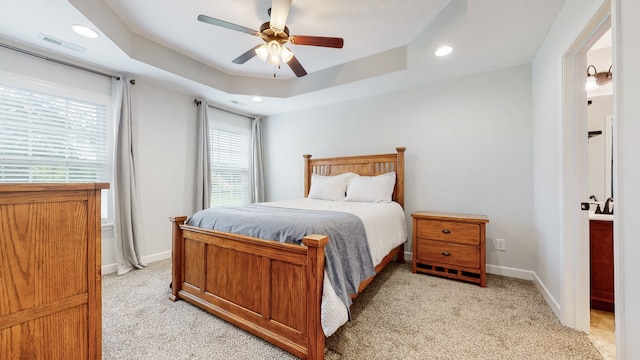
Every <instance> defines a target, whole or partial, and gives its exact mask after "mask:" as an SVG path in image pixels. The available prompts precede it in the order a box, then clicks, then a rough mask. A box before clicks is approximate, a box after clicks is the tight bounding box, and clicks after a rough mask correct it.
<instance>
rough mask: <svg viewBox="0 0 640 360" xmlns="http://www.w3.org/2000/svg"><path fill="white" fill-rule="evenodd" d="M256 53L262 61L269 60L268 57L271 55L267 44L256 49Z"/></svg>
mask: <svg viewBox="0 0 640 360" xmlns="http://www.w3.org/2000/svg"><path fill="white" fill-rule="evenodd" d="M256 55H258V57H259V58H260V60H262V61H267V57H268V56H269V51H267V44H262V45H260V46H259V47H258V48H257V49H256Z"/></svg>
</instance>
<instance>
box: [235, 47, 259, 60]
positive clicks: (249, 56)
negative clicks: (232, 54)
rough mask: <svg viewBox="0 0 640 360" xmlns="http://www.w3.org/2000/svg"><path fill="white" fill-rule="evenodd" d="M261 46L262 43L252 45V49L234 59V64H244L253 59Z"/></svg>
mask: <svg viewBox="0 0 640 360" xmlns="http://www.w3.org/2000/svg"><path fill="white" fill-rule="evenodd" d="M260 46H262V44H258V45H256V46H254V47H252V48H251V49H249V50H248V51H247V52H245V53H244V54H242V55H240V56H238V57H237V58H235V59H233V63H234V64H244V63H246V62H247V61H249V60H251V59H252V58H253V57H254V56H256V49H257V48H259V47H260Z"/></svg>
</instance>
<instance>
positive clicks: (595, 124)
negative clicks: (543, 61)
mask: <svg viewBox="0 0 640 360" xmlns="http://www.w3.org/2000/svg"><path fill="white" fill-rule="evenodd" d="M586 56H587V64H588V74H593V76H589V77H590V78H591V79H590V80H592V81H591V82H590V83H589V82H587V99H588V100H587V129H588V145H587V147H588V153H587V154H588V165H587V168H588V176H587V179H588V184H587V188H588V194H589V202H590V203H591V209H590V210H589V240H588V241H589V249H590V255H589V259H590V305H591V308H590V326H589V330H590V335H589V337H590V339H591V341H592V342H593V343H594V345H595V346H596V347H597V348H598V350H599V351H600V353H601V354H602V355H603V357H604V358H605V359H615V357H616V355H615V354H616V347H615V318H614V313H613V311H614V285H613V284H614V276H613V271H614V270H613V269H614V256H613V215H611V214H609V213H612V212H613V208H614V207H613V204H614V202H613V201H612V200H613V186H612V184H613V173H612V164H613V162H612V161H613V152H612V151H611V149H612V146H613V115H612V114H613V85H612V81H610V80H609V79H608V78H609V76H608V74H610V73H611V72H612V70H611V69H612V61H613V51H612V36H611V29H609V30H608V31H607V32H605V34H604V35H603V36H602V37H600V39H599V40H597V41H596V43H595V44H594V45H593V46H592V47H591V48H590V49H589V51H588V52H587V54H586ZM596 74H600V75H598V76H597V77H596ZM596 78H598V80H599V81H598V82H599V84H597V83H596V81H594V80H596Z"/></svg>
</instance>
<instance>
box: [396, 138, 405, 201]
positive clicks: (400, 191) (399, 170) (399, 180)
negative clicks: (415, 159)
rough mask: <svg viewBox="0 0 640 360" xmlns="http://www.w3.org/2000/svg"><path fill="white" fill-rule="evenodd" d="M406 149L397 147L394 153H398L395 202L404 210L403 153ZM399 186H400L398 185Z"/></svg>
mask: <svg viewBox="0 0 640 360" xmlns="http://www.w3.org/2000/svg"><path fill="white" fill-rule="evenodd" d="M406 149H407V148H405V147H397V148H396V151H397V152H398V159H397V164H396V165H397V166H398V168H397V169H396V189H397V192H396V202H397V203H398V204H400V206H402V208H404V151H405V150H406ZM398 184H401V185H398Z"/></svg>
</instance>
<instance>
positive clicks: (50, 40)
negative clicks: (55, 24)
mask: <svg viewBox="0 0 640 360" xmlns="http://www.w3.org/2000/svg"><path fill="white" fill-rule="evenodd" d="M40 39H41V40H43V41H46V42H48V43H49V44H52V45H56V46H60V47H63V48H66V49H69V50H73V51H76V52H84V51H85V50H86V49H85V48H83V47H82V46H78V45H74V44H72V43H70V42H66V41H64V40H60V39H56V38H54V37H53V36H49V35H45V34H40Z"/></svg>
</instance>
